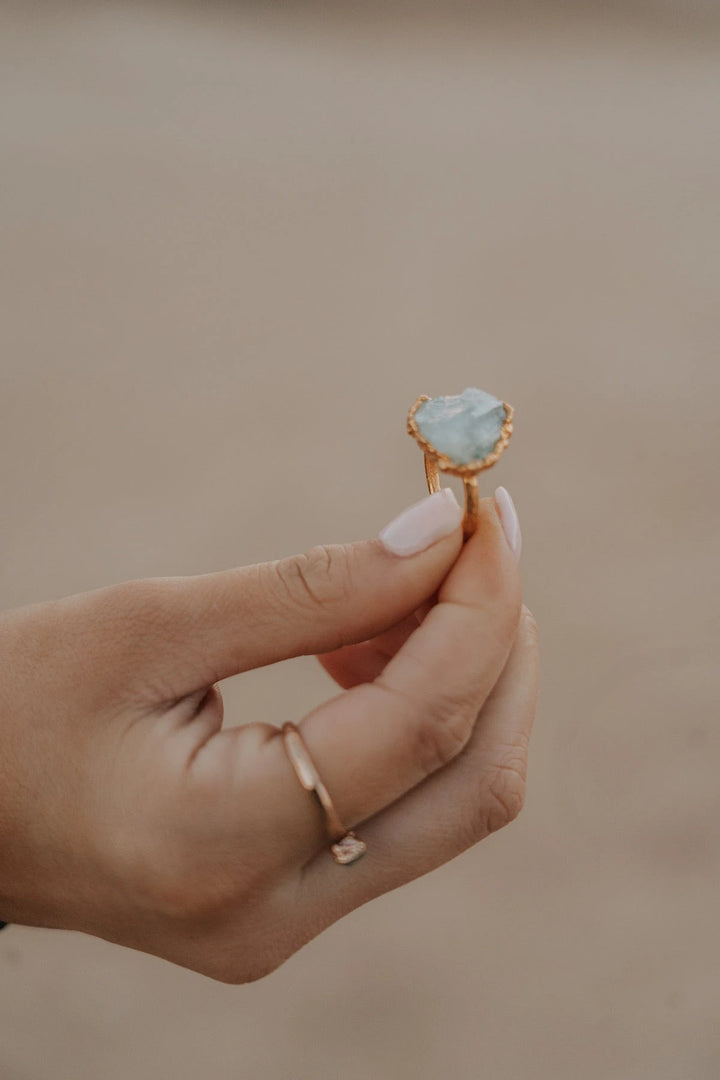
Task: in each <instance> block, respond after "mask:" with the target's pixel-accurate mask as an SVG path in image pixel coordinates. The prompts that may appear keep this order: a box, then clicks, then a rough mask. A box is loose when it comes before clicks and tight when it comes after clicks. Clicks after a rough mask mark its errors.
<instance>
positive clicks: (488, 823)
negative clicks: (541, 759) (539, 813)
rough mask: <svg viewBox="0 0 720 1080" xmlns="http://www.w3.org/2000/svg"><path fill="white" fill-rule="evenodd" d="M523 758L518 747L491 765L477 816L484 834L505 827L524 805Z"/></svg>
mask: <svg viewBox="0 0 720 1080" xmlns="http://www.w3.org/2000/svg"><path fill="white" fill-rule="evenodd" d="M526 776H527V757H526V754H525V752H524V749H523V748H521V747H518V748H516V749H514V750H512V751H511V752H509V753H508V754H507V755H506V756H505V757H504V758H503V759H502V760H499V761H497V762H496V763H495V765H493V767H492V769H491V770H490V772H489V774H488V776H487V781H486V785H485V796H486V798H485V802H484V805H483V808H482V813H481V828H482V831H483V833H484V834H488V833H493V832H497V831H498V830H499V829H503V828H504V827H505V826H506V825H509V824H510V822H511V821H514V820H515V818H516V817H517V816H518V814H519V813H520V811H521V810H522V808H523V806H524V805H525V791H526Z"/></svg>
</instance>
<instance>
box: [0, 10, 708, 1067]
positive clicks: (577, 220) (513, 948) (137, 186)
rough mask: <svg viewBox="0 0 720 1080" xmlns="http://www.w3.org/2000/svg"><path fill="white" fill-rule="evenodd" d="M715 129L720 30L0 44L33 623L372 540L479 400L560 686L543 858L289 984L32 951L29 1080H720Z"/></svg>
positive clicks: (329, 950) (312, 693)
mask: <svg viewBox="0 0 720 1080" xmlns="http://www.w3.org/2000/svg"><path fill="white" fill-rule="evenodd" d="M391 12H392V13H391ZM719 101H720V13H718V9H717V7H716V5H714V4H700V3H698V4H692V3H682V2H678V3H677V4H672V3H665V4H662V3H655V4H654V3H645V4H643V3H635V4H632V3H627V4H621V3H618V4H616V5H612V4H605V5H598V9H594V8H592V7H588V6H586V5H584V4H582V3H576V4H572V3H568V4H567V5H565V6H562V5H559V4H558V5H555V4H550V3H540V2H538V3H536V4H528V5H527V6H525V7H524V6H522V5H517V4H509V5H507V4H506V5H502V4H499V3H498V4H495V5H482V4H479V3H478V4H468V5H465V6H463V5H457V4H456V5H453V4H448V5H440V4H438V5H433V4H428V5H425V6H421V5H415V6H413V5H407V6H405V7H403V8H400V7H392V6H387V5H386V6H385V7H383V5H381V4H375V5H373V4H370V5H366V4H356V5H350V4H347V5H345V4H335V5H333V7H332V8H330V7H328V8H324V7H322V6H319V5H303V4H299V3H298V4H286V5H283V4H281V5H270V4H267V5H265V4H262V3H259V4H247V5H239V4H235V5H232V4H227V5H221V4H217V5H214V4H201V3H198V4H196V5H194V6H191V5H189V6H187V7H185V8H183V7H180V6H176V5H175V6H174V5H172V4H160V3H158V4H147V5H142V4H131V3H126V4H117V5H116V4H114V3H97V4H92V3H84V4H81V3H78V4H72V3H66V4H57V5H51V4H42V3H37V4H34V3H27V2H23V3H18V4H13V3H7V2H6V3H4V4H2V6H1V7H0V155H1V156H2V162H1V168H0V193H1V195H0V200H1V203H0V228H1V229H2V240H1V250H2V260H1V261H2V265H1V266H0V273H1V274H2V283H1V288H0V304H1V305H2V319H1V321H0V335H1V338H2V350H1V359H0V364H1V369H0V370H1V372H2V423H1V424H0V454H1V455H2V463H3V468H2V473H1V480H0V483H1V484H2V507H3V512H2V525H1V528H2V544H1V547H0V587H1V593H2V606H12V605H18V604H24V603H28V602H31V601H35V600H39V599H43V598H48V597H55V596H59V595H63V594H66V593H70V592H74V591H77V590H82V589H88V588H93V587H95V586H99V585H101V584H105V583H108V582H111V581H117V580H122V579H126V578H131V577H136V576H141V575H151V574H178V573H193V572H199V571H204V570H209V569H211V568H216V567H224V566H229V565H234V564H236V563H243V562H249V561H254V560H258V559H266V558H274V557H277V556H279V555H281V554H284V553H288V552H291V551H294V550H301V549H303V548H306V547H308V546H309V545H311V544H313V543H317V542H333V541H343V540H350V539H354V538H359V537H361V536H364V535H371V534H374V533H375V532H376V531H377V530H378V529H379V528H380V527H381V526H382V525H383V524H384V523H385V521H386V520H387V519H388V518H389V517H390V516H392V515H393V514H394V513H396V512H397V511H398V510H399V509H400V508H401V507H402V506H403V505H404V504H406V503H407V502H409V501H412V500H414V499H415V498H418V497H420V496H421V495H422V494H423V474H422V462H421V458H420V455H419V453H418V451H417V448H416V447H415V446H414V445H413V444H412V443H411V441H410V440H409V439H408V438H407V436H406V435H405V432H404V417H405V411H406V409H407V407H408V405H409V404H410V403H411V402H412V401H413V399H414V398H415V397H416V395H417V394H419V393H423V392H425V393H429V394H431V395H432V394H439V393H456V392H459V391H460V390H462V389H463V387H464V386H466V385H472V384H476V385H480V386H482V387H485V388H487V389H489V390H491V391H493V392H495V393H497V394H499V395H500V396H502V397H504V398H506V399H507V400H509V401H511V402H512V403H513V404H514V405H515V407H516V409H517V428H516V436H515V438H514V439H513V444H512V446H511V448H510V450H509V451H508V453H507V454H506V456H505V458H504V459H503V461H502V462H501V463H500V464H499V465H498V466H497V468H496V469H495V470H494V473H493V474H492V475H491V477H489V478H488V481H487V483H488V486H489V487H491V486H492V482H502V483H504V484H505V485H506V486H507V487H508V488H509V489H510V490H511V492H512V493H513V495H514V496H515V499H516V502H517V505H518V508H519V512H520V516H521V520H522V524H523V529H524V537H525V551H524V555H523V566H524V575H525V583H526V585H525V590H526V600H527V602H528V603H529V604H530V606H531V607H532V608H533V609H534V610H535V612H536V614H537V617H538V619H539V622H540V624H541V631H542V647H543V661H544V676H543V690H542V701H541V710H540V716H539V721H538V725H537V729H536V735H535V740H534V748H533V759H532V769H531V776H530V789H529V797H528V804H527V809H526V811H525V813H524V814H523V815H522V817H521V818H520V819H519V820H518V822H516V823H515V824H514V825H513V826H512V827H511V828H510V829H508V830H506V831H505V832H503V833H501V834H499V835H498V836H495V837H493V838H491V839H490V840H488V841H486V842H485V843H483V844H482V845H481V846H480V847H478V848H476V849H474V850H473V851H471V852H470V853H468V854H466V855H465V856H463V857H462V858H460V859H458V860H456V861H455V862H453V863H452V864H450V865H449V866H448V867H446V868H444V869H443V870H441V871H438V872H437V873H435V874H433V875H431V876H430V877H428V878H426V879H424V880H422V881H419V882H417V883H415V884H413V885H411V886H409V887H407V888H405V889H403V890H401V891H399V892H397V893H394V894H392V895H390V896H387V897H385V898H383V899H381V900H380V901H377V902H376V903H374V904H373V905H371V906H369V907H367V908H365V909H363V910H361V911H359V912H356V913H355V914H353V915H352V916H350V917H349V918H348V919H346V920H345V921H344V922H343V923H341V924H340V925H338V926H336V927H334V928H333V929H332V930H330V931H329V932H327V933H326V934H324V935H323V936H322V937H321V938H320V939H318V940H317V941H315V942H313V943H312V944H311V945H309V946H308V947H307V948H306V949H304V950H303V951H302V952H301V953H300V954H299V955H297V956H296V957H294V958H293V959H292V960H290V961H289V962H288V963H287V964H286V965H285V966H284V967H283V968H282V969H280V970H279V971H278V972H277V973H275V974H274V975H272V976H271V977H269V978H268V979H266V980H264V981H263V982H261V983H258V984H255V985H252V986H248V987H239V988H233V987H227V986H223V985H220V984H215V983H212V982H211V981H209V980H207V979H204V978H202V977H201V976H198V975H195V974H190V973H187V972H184V971H182V970H180V969H178V968H175V967H172V966H171V965H169V964H166V963H164V962H162V961H159V960H155V959H153V958H150V957H145V956H142V955H140V954H135V953H132V952H129V951H124V950H122V949H120V948H116V947H112V946H110V945H107V944H105V943H103V942H100V941H96V940H92V939H90V938H85V937H83V936H80V935H72V934H64V933H60V932H48V931H37V930H27V929H22V928H11V929H9V930H7V931H4V932H3V934H2V936H1V937H0V1080H127V1078H128V1077H132V1078H134V1080H157V1078H164V1077H168V1078H169V1077H172V1078H173V1080H197V1078H198V1077H203V1078H207V1080H238V1078H243V1080H244V1078H250V1080H256V1078H257V1080H281V1078H282V1080H285V1078H287V1080H310V1078H321V1080H335V1078H340V1077H341V1078H342V1080H385V1078H388V1080H390V1078H393V1080H395V1078H399V1080H410V1078H412V1080H437V1078H440V1077H450V1078H457V1080H475V1078H480V1077H482V1078H485V1077H487V1078H490V1077H492V1078H494V1080H525V1078H528V1080H530V1078H532V1080H577V1078H578V1077H583V1078H584V1080H716V1078H717V1077H718V1075H720V1024H719V1022H718V1010H719V1008H720V940H719V936H720V935H719V933H718V918H717V915H718V910H719V909H720V837H719V835H718V830H719V826H718V811H719V810H720V805H719V802H720V800H719V798H718V785H717V762H718V752H719V751H720V734H719V732H718V709H717V699H718V675H717V652H718V621H717V596H716V593H715V591H714V589H713V587H712V583H713V578H712V571H713V569H714V568H715V567H716V550H715V549H716V543H715V541H716V537H717V533H718V530H719V529H720V518H719V514H718V489H717V469H718V445H717V428H718V400H719V395H718V382H719V381H720V380H719V374H718V372H719V368H718V349H717V340H718V331H719V330H720V316H719V314H718V289H717V286H718V272H719V271H720V226H719V219H718V196H719V193H720V137H719V131H720V127H719V124H718V103H719ZM330 692H331V684H330V682H329V680H328V679H327V677H326V676H325V675H324V674H323V673H322V672H321V671H320V670H319V668H317V667H316V666H315V662H314V661H313V660H312V659H307V660H301V661H294V662H292V663H289V664H287V665H283V666H280V667H279V668H277V669H272V670H265V671H261V672H258V673H253V674H251V675H249V676H246V677H243V678H242V679H241V680H236V681H235V682H232V683H231V684H230V685H228V686H227V689H226V699H227V711H228V714H229V715H230V716H231V717H235V718H237V719H242V718H245V719H247V718H264V719H270V720H272V721H276V722H281V721H282V720H283V719H285V718H287V717H296V716H298V715H300V714H301V713H302V712H303V711H304V710H306V709H308V708H310V707H311V706H312V705H313V704H315V703H316V702H317V701H318V700H321V699H322V698H323V697H324V696H327V695H329V693H330Z"/></svg>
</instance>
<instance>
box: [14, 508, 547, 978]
mask: <svg viewBox="0 0 720 1080" xmlns="http://www.w3.org/2000/svg"><path fill="white" fill-rule="evenodd" d="M432 498H434V499H435V500H436V502H435V504H433V506H434V508H435V512H436V513H437V514H439V515H440V516H439V519H438V522H439V523H438V526H437V528H436V529H435V531H434V533H433V534H432V535H431V534H430V533H428V534H427V536H426V540H427V541H428V542H430V541H432V540H434V542H430V546H429V547H426V548H425V550H423V551H421V552H419V553H415V554H408V555H406V556H402V555H398V554H393V553H391V552H390V551H388V550H387V549H386V548H385V547H384V546H383V544H382V543H381V541H379V540H373V541H363V542H360V543H357V544H350V545H345V546H341V547H329V548H323V547H318V548H314V549H312V550H311V551H309V552H308V553H307V554H306V555H302V556H297V557H291V558H288V559H283V560H281V561H279V562H273V563H267V564H263V565H258V566H249V567H244V568H241V569H238V570H230V571H226V572H222V573H215V574H208V575H203V576H201V577H195V578H168V579H157V580H147V581H135V582H129V583H127V584H123V585H118V586H112V587H110V588H106V589H101V590H99V591H97V592H92V593H86V594H83V595H79V596H73V597H70V598H68V599H66V600H62V601H59V602H52V603H46V604H40V605H37V606H34V607H29V608H23V609H19V610H16V611H10V612H6V613H5V614H3V615H2V616H0V656H1V657H2V668H1V669H0V738H1V746H2V750H1V752H0V917H2V918H4V919H6V920H8V921H10V922H18V923H27V924H32V925H40V926H52V927H64V928H68V929H74V930H82V931H85V932H87V933H91V934H96V935H98V936H99V937H103V938H106V939H108V940H109V941H115V942H118V943H120V944H123V945H127V946H130V947H132V948H136V949H142V950H144V951H146V952H150V953H155V954H157V955H158V956H162V957H165V958H167V959H169V960H172V961H174V962H175V963H178V964H182V965H184V966H185V967H189V968H193V969H195V970H197V971H200V972H203V973H205V974H207V975H210V976H213V977H214V978H218V979H222V980H225V981H228V982H246V981H250V980H252V979H257V978H259V977H260V976H262V975H264V974H266V973H268V972H270V971H272V970H273V969H274V968H276V967H277V966H278V965H279V964H281V963H282V961H283V960H285V959H286V958H287V957H288V956H290V955H291V954H292V953H293V952H295V951H296V950H297V949H299V948H300V947H301V946H302V945H303V944H304V943H305V942H307V941H308V940H309V939H310V938H312V937H313V936H314V935H316V934H317V933H319V932H320V931H321V930H323V929H324V928H325V927H326V926H328V925H330V924H331V923H332V922H334V921H335V920H337V919H339V918H340V917H341V916H342V915H345V914H346V913H347V912H349V911H351V910H352V909H353V908H355V907H357V906H359V905H360V904H363V903H364V902H365V901H367V900H370V899H371V898H373V897H375V896H378V895H380V894H381V893H383V892H386V891H388V890H389V889H393V888H396V887H397V886H398V885H402V884H403V883H404V882H406V881H409V880H410V879H412V878H414V877H416V876H418V875H420V874H423V873H425V872H427V871H428V870H431V869H433V868H434V867H436V866H438V865H440V864H441V863H443V862H445V861H447V860H448V859H450V858H452V857H453V856H454V855H457V854H458V853H459V852H460V851H462V850H463V849H465V848H466V847H468V846H469V845H470V844H473V843H474V842H476V841H477V840H480V839H482V838H483V837H484V836H486V835H487V834H488V833H489V832H491V831H493V830H494V829H497V828H499V827H500V826H502V825H504V824H506V823H507V822H509V821H510V820H511V819H512V818H513V817H514V816H515V815H516V814H517V812H518V811H519V809H520V807H521V805H522V801H523V792H524V777H525V764H526V751H527V744H528V737H529V734H530V728H531V724H532V719H533V715H534V710H535V699H536V688H537V651H536V644H535V632H534V624H533V622H532V618H531V616H530V615H529V613H523V614H521V602H520V582H519V576H518V569H517V564H516V560H515V558H514V556H513V553H512V551H511V549H510V547H509V545H508V542H507V540H506V538H505V535H504V533H503V529H502V525H501V521H500V518H499V517H498V512H497V507H496V505H495V503H494V501H493V500H491V499H485V500H482V502H481V506H480V519H479V528H478V530H477V532H476V534H475V535H474V536H473V537H472V538H471V539H470V540H469V541H468V542H467V543H466V544H465V546H464V547H463V546H462V538H461V532H460V528H459V518H460V514H459V510H457V508H456V509H455V510H453V511H449V510H448V503H449V500H448V498H447V496H443V497H440V496H433V497H432ZM426 503H427V504H429V503H430V500H426ZM440 503H442V507H441V506H440ZM443 508H444V509H443ZM429 512H430V511H428V512H427V513H429ZM443 514H444V515H445V518H444V524H443V522H442V517H443ZM443 530H444V532H445V534H446V535H444V536H441V537H440V538H439V539H436V538H435V537H436V536H437V534H438V533H439V532H442V531H443ZM396 546H397V545H396ZM310 653H318V654H323V655H322V656H321V660H322V663H323V664H324V666H325V668H326V669H327V671H328V672H330V674H331V675H332V676H333V677H334V678H335V679H336V680H337V681H338V683H339V684H340V686H342V687H344V688H345V690H344V692H343V693H340V694H339V695H338V696H336V697H334V698H333V699H332V700H330V701H327V702H325V703H323V704H322V705H320V706H318V708H316V709H315V710H314V711H313V712H311V713H310V714H309V715H308V716H306V717H305V718H304V719H303V720H302V722H299V718H298V717H295V716H289V717H288V718H287V719H291V720H293V721H295V722H297V723H299V726H300V728H301V731H302V733H303V737H304V739H305V741H306V743H307V746H308V749H309V751H310V753H311V755H312V757H313V759H314V761H315V763H316V765H317V768H318V771H319V773H320V776H321V777H322V778H323V780H324V782H325V784H326V785H327V787H328V789H329V790H330V792H331V794H332V796H333V799H334V801H335V804H336V807H337V810H338V813H339V815H340V817H341V819H342V820H343V821H344V823H345V824H346V825H347V826H348V828H352V827H353V826H361V827H359V828H358V833H359V835H360V836H361V837H362V838H363V839H364V840H365V841H366V842H367V845H368V853H367V855H366V856H365V858H364V859H362V860H361V861H360V862H358V863H356V864H354V865H351V866H347V867H345V866H338V865H337V864H336V863H334V862H333V860H332V857H331V855H330V852H329V841H328V838H327V836H326V834H325V831H324V827H323V820H322V817H321V815H320V812H319V810H318V808H317V806H316V804H315V802H314V800H313V799H312V798H311V796H310V795H309V794H308V793H307V792H306V791H304V790H303V788H302V787H301V786H300V784H299V782H298V779H297V777H296V776H295V773H294V771H293V768H292V766H291V764H290V761H289V759H288V757H287V755H286V752H285V748H284V744H283V740H282V738H281V737H280V735H279V731H278V730H277V729H276V728H274V727H272V726H269V725H267V724H263V723H257V722H252V723H248V724H246V725H244V726H241V727H235V728H229V729H224V730H223V729H222V719H223V716H222V699H221V696H220V692H219V690H218V689H217V687H216V686H215V683H216V682H217V681H218V680H221V679H224V678H226V677H228V676H230V675H234V674H236V673H238V672H242V671H247V670H249V669H251V668H255V667H259V666H261V665H263V664H270V663H274V662H275V661H278V660H283V659H285V658H287V657H290V656H297V655H300V654H310ZM254 719H255V718H253V720H254Z"/></svg>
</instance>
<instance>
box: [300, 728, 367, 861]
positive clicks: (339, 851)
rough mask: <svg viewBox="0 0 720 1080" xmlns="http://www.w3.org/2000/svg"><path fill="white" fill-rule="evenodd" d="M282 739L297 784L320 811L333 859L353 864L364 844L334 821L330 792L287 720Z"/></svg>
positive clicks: (334, 815) (363, 852) (363, 848)
mask: <svg viewBox="0 0 720 1080" xmlns="http://www.w3.org/2000/svg"><path fill="white" fill-rule="evenodd" d="M282 736H283V742H284V743H285V749H286V751H287V755H288V757H289V758H290V762H291V764H292V767H293V769H294V770H295V774H296V776H297V778H298V780H299V781H300V783H301V784H302V786H303V787H304V788H305V790H306V791H309V792H310V793H311V794H312V795H314V797H315V799H316V800H317V802H318V804H319V806H320V808H321V810H322V811H323V814H324V816H325V827H326V829H327V832H328V835H329V836H330V839H331V840H332V841H333V842H332V844H331V845H330V851H331V852H332V857H333V859H334V860H335V862H336V863H340V864H341V865H343V866H347V865H348V864H349V863H354V862H357V860H358V859H360V858H362V856H363V855H364V854H365V852H366V851H367V844H366V843H365V841H364V840H360V839H359V838H358V837H357V836H356V835H355V833H354V832H352V831H351V830H349V829H346V828H345V826H344V825H343V823H342V821H341V820H340V818H339V817H338V813H337V810H336V809H335V804H334V803H333V801H332V799H331V797H330V792H329V791H328V789H327V788H326V787H325V785H324V783H323V782H322V780H321V779H320V775H319V773H318V771H317V769H316V768H315V765H314V762H313V760H312V758H311V757H310V754H309V752H308V748H307V746H306V745H305V742H304V740H303V737H302V735H301V734H300V732H299V731H298V729H297V727H296V726H295V724H293V723H291V722H290V721H289V720H288V721H287V723H285V724H283V727H282Z"/></svg>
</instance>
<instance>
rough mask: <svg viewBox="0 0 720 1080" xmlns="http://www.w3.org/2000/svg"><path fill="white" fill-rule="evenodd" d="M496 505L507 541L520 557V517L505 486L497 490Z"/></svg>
mask: <svg viewBox="0 0 720 1080" xmlns="http://www.w3.org/2000/svg"><path fill="white" fill-rule="evenodd" d="M495 505H496V506H497V509H498V514H499V515H500V521H501V522H502V527H503V531H504V533H505V536H506V537H507V542H508V544H509V545H510V547H511V548H512V552H513V555H514V556H515V558H516V559H519V558H520V552H521V551H522V533H521V532H520V519H519V518H518V515H517V510H516V509H515V503H514V502H513V501H512V499H511V498H510V492H509V491H506V490H505V488H504V487H499V488H498V489H497V490H496V492H495Z"/></svg>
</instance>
